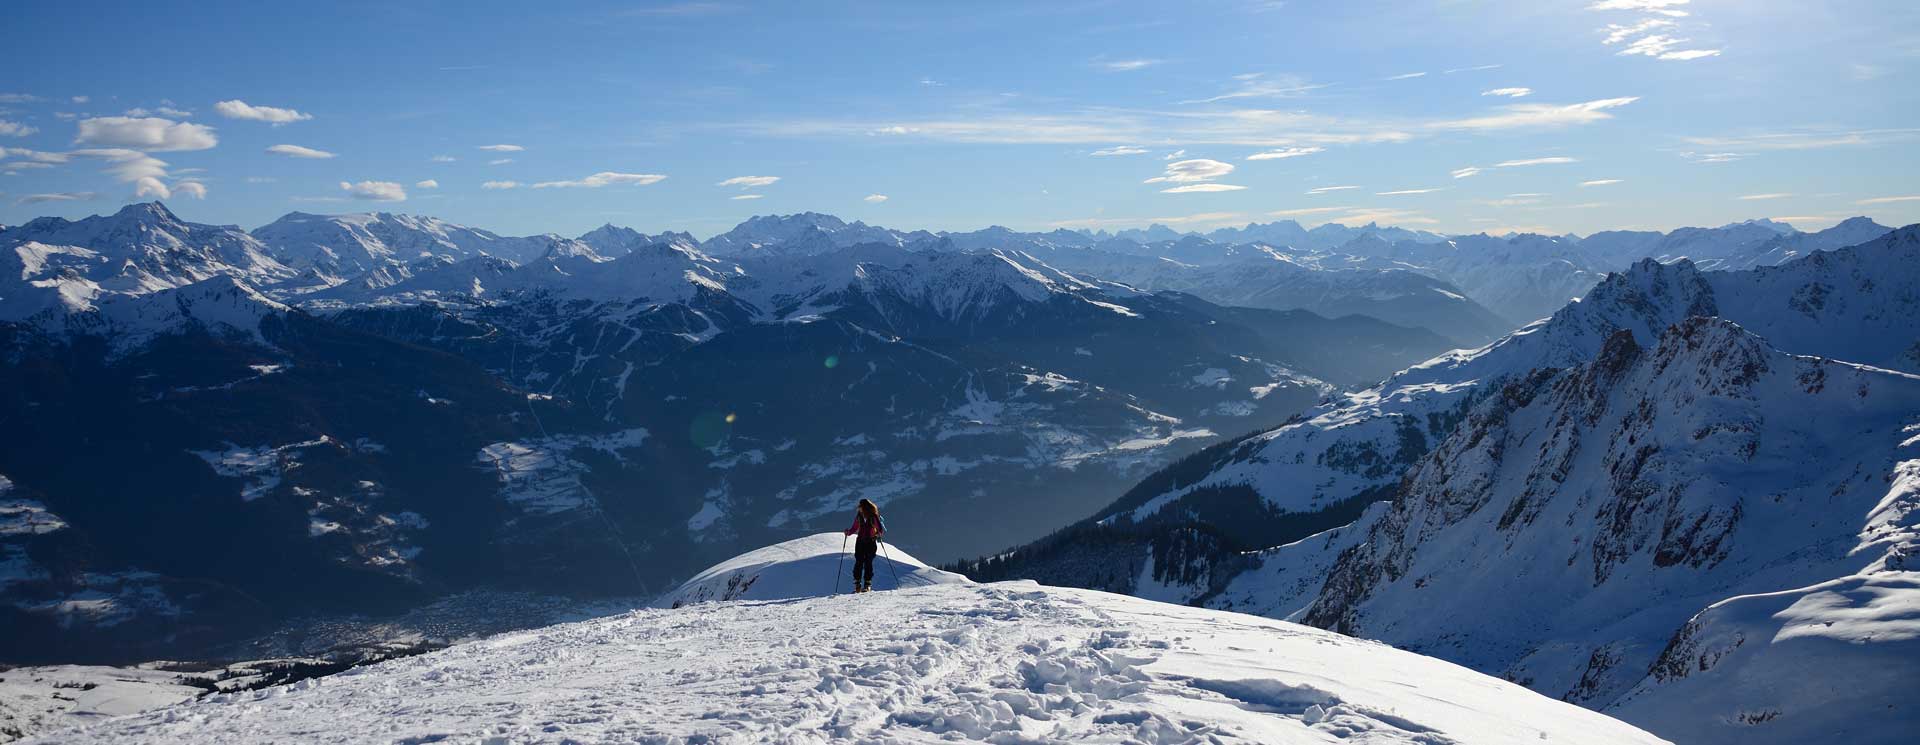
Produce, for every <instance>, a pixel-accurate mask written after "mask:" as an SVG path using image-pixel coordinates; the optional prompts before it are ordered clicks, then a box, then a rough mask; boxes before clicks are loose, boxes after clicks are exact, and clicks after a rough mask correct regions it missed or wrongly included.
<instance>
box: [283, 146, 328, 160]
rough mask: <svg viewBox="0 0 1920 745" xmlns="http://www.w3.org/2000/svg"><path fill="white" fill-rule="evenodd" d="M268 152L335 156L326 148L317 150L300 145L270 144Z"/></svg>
mask: <svg viewBox="0 0 1920 745" xmlns="http://www.w3.org/2000/svg"><path fill="white" fill-rule="evenodd" d="M267 152H269V153H272V154H274V155H285V156H287V157H290V158H314V159H324V158H331V157H334V155H333V153H330V152H327V151H325V150H315V149H313V148H310V147H302V146H300V145H269V146H268V147H267Z"/></svg>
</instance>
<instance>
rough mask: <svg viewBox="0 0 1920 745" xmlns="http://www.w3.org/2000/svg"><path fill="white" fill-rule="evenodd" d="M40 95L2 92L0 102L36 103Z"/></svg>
mask: <svg viewBox="0 0 1920 745" xmlns="http://www.w3.org/2000/svg"><path fill="white" fill-rule="evenodd" d="M39 100H40V97H39V96H36V95H33V94H31V93H0V103H34V102H36V101H39Z"/></svg>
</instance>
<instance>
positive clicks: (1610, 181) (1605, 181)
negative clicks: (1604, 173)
mask: <svg viewBox="0 0 1920 745" xmlns="http://www.w3.org/2000/svg"><path fill="white" fill-rule="evenodd" d="M1620 181H1621V179H1617V178H1597V179H1594V180H1592V181H1582V182H1580V185H1581V186H1583V187H1584V186H1612V185H1614V184H1617V183H1620Z"/></svg>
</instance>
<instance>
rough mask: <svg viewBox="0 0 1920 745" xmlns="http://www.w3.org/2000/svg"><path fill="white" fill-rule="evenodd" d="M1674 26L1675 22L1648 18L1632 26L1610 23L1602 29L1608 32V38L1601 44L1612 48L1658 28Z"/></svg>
mask: <svg viewBox="0 0 1920 745" xmlns="http://www.w3.org/2000/svg"><path fill="white" fill-rule="evenodd" d="M1672 25H1673V21H1669V20H1667V19H1665V18H1648V19H1646V20H1643V21H1641V22H1639V23H1635V24H1631V25H1621V24H1617V23H1609V24H1607V27H1606V28H1605V29H1602V30H1603V31H1606V32H1607V36H1606V38H1604V39H1601V40H1600V43H1602V44H1606V45H1608V46H1612V45H1614V44H1618V43H1620V42H1623V41H1626V40H1628V39H1631V38H1633V37H1635V36H1639V35H1641V34H1644V33H1646V32H1648V31H1652V30H1654V29H1656V28H1667V27H1669V26H1672Z"/></svg>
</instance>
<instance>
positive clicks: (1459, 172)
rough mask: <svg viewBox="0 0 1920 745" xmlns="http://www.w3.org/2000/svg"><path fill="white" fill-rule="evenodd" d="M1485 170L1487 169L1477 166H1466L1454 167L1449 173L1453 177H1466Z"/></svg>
mask: <svg viewBox="0 0 1920 745" xmlns="http://www.w3.org/2000/svg"><path fill="white" fill-rule="evenodd" d="M1485 170H1487V169H1485V168H1481V167H1478V166H1467V167H1466V168H1455V169H1453V171H1452V172H1451V174H1452V176H1453V177H1454V178H1467V177H1470V176H1478V175H1480V174H1481V172H1483V171H1485Z"/></svg>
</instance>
